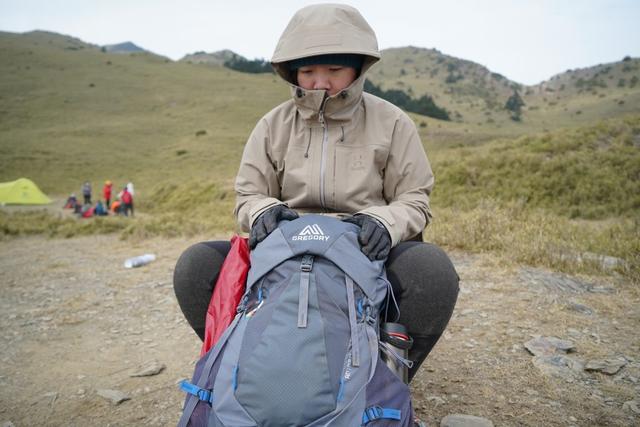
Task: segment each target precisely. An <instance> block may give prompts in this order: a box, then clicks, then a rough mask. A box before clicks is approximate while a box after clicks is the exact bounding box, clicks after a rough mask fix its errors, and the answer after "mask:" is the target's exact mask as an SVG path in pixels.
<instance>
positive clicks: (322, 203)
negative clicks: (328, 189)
mask: <svg viewBox="0 0 640 427" xmlns="http://www.w3.org/2000/svg"><path fill="white" fill-rule="evenodd" d="M325 103H326V99H325V101H324V102H323V103H322V107H321V108H320V112H319V113H318V121H319V122H320V125H322V155H321V157H320V206H321V207H322V208H323V209H326V207H327V205H326V200H325V196H324V174H325V167H326V165H325V163H326V162H325V157H326V151H327V144H328V140H329V131H328V127H327V123H326V122H325V120H324V105H325Z"/></svg>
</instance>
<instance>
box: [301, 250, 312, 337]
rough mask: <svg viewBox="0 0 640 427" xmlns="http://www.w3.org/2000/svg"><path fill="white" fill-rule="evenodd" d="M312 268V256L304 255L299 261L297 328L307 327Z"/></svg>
mask: <svg viewBox="0 0 640 427" xmlns="http://www.w3.org/2000/svg"><path fill="white" fill-rule="evenodd" d="M312 268H313V256H312V255H305V256H303V257H302V262H301V263H300V293H299V294H298V328H306V327H307V315H308V312H309V280H310V279H311V269H312Z"/></svg>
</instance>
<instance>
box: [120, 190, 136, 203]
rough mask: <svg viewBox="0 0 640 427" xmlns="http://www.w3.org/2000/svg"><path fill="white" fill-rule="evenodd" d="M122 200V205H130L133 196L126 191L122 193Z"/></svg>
mask: <svg viewBox="0 0 640 427" xmlns="http://www.w3.org/2000/svg"><path fill="white" fill-rule="evenodd" d="M120 200H122V203H124V204H126V205H128V204H130V203H132V202H133V197H132V196H131V193H129V192H128V191H127V190H124V191H123V192H122V196H121V197H120Z"/></svg>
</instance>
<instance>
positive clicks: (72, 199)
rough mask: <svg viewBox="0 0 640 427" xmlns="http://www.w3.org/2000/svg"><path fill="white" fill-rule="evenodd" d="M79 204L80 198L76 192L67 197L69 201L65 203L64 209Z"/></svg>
mask: <svg viewBox="0 0 640 427" xmlns="http://www.w3.org/2000/svg"><path fill="white" fill-rule="evenodd" d="M77 204H78V199H77V198H76V195H75V194H74V193H71V195H70V196H69V197H68V198H67V202H66V203H65V204H64V209H75V208H76V205H77Z"/></svg>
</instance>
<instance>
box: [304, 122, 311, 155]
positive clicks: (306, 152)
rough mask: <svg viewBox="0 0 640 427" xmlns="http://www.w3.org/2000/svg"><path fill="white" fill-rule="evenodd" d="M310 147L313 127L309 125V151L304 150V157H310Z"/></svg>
mask: <svg viewBox="0 0 640 427" xmlns="http://www.w3.org/2000/svg"><path fill="white" fill-rule="evenodd" d="M309 147H311V127H309V142H307V151H305V152H304V158H305V159H308V158H309Z"/></svg>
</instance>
